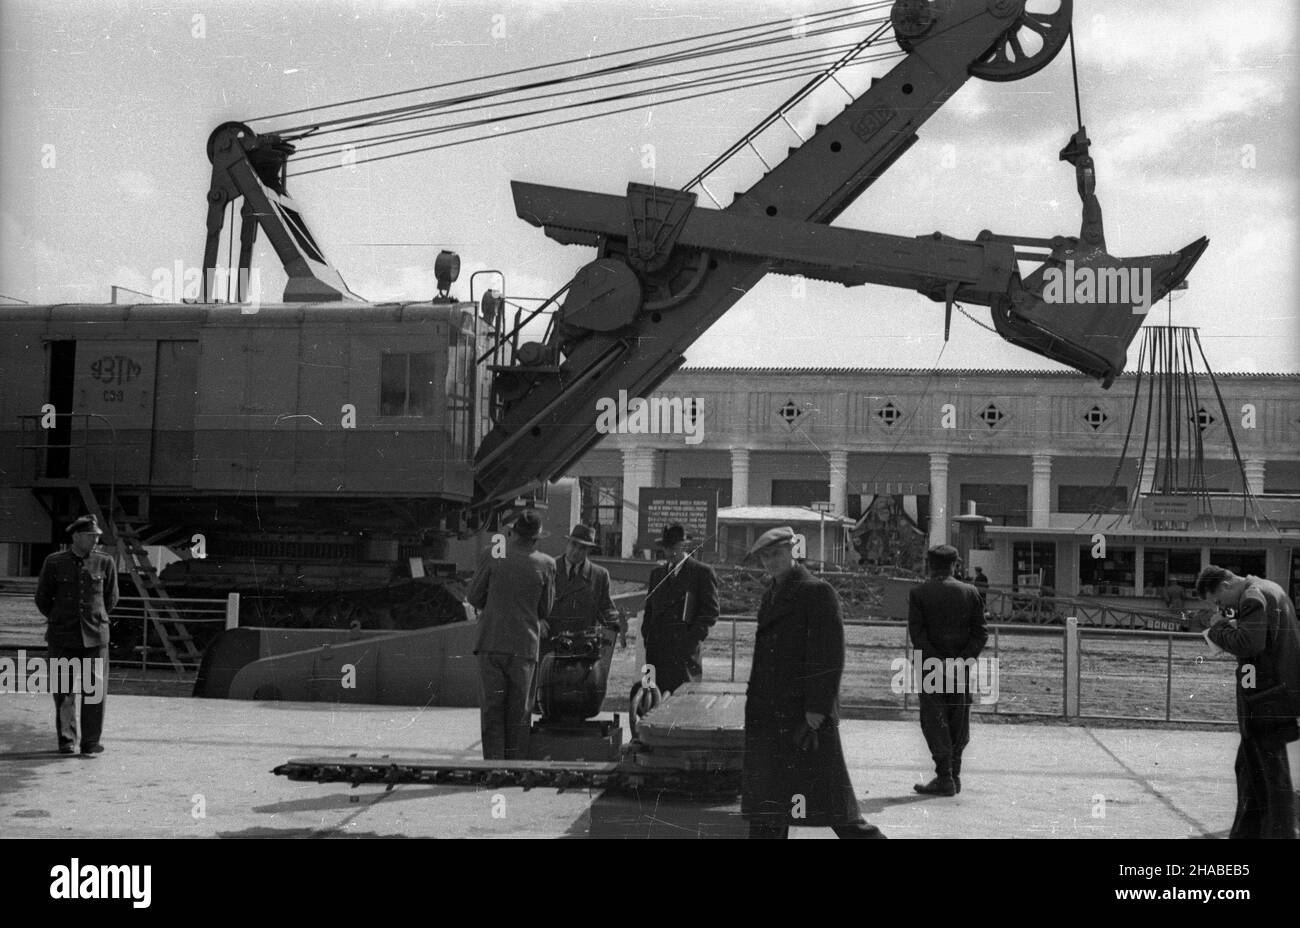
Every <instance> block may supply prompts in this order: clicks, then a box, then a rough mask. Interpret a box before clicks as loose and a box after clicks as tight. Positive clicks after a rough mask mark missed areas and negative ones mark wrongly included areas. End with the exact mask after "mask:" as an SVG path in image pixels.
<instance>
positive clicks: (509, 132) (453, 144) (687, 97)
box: [289, 52, 902, 177]
mask: <svg viewBox="0 0 1300 928" xmlns="http://www.w3.org/2000/svg"><path fill="white" fill-rule="evenodd" d="M901 54H902V53H901V52H891V53H888V55H887V56H886V57H897V56H901ZM864 63H865V62H864ZM800 76H803V75H801V74H788V75H782V76H780V77H769V78H766V79H764V80H756V81H746V82H742V83H741V84H738V85H734V86H728V87H723V88H720V89H712V90H705V91H700V92H697V93H692V94H686V95H684V96H680V97H673V98H670V99H667V100H657V101H655V103H654V105H655V106H661V105H666V104H669V103H682V102H685V101H688V100H697V99H701V98H704V97H711V96H717V95H719V94H723V93H731V92H733V91H737V90H747V89H750V88H753V87H762V86H765V85H767V84H774V83H780V82H782V81H787V80H791V79H793V78H797V77H800ZM644 108H645V104H644V103H633V104H632V105H630V106H624V107H617V108H615V109H612V110H606V111H603V112H600V113H589V114H586V115H582V116H574V117H570V118H568V119H558V120H553V121H551V122H544V123H539V124H537V125H531V126H524V127H522V128H519V129H509V130H506V131H504V132H495V133H488V134H486V135H479V136H473V137H471V138H467V139H457V140H456V141H452V142H443V143H441V144H438V145H428V146H424V147H421V148H413V149H408V150H404V151H398V152H391V153H389V154H385V155H376V156H375V157H371V158H364V159H361V160H358V161H354V162H349V163H348V164H343V163H339V164H332V165H327V166H325V167H318V168H312V169H311V170H308V171H296V172H294V173H292V174H290V175H289V176H290V177H305V176H307V175H309V174H319V173H321V172H322V171H332V170H336V169H338V168H342V167H348V166H351V165H353V164H367V163H370V162H374V161H386V160H388V159H390V158H399V157H402V156H405V155H414V154H420V153H422V152H429V151H437V150H440V149H443V148H453V147H456V146H459V145H467V144H469V143H472V142H481V141H485V140H489V139H499V138H504V137H506V136H511V135H519V134H520V133H523V132H532V131H535V130H538V129H549V128H553V127H556V126H563V125H569V124H572V123H577V122H584V121H586V120H588V119H599V118H602V117H605V116H615V115H618V114H619V113H626V112H631V111H633V110H639V109H644ZM309 157H311V156H309Z"/></svg>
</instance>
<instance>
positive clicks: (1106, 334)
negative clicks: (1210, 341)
mask: <svg viewBox="0 0 1300 928" xmlns="http://www.w3.org/2000/svg"><path fill="white" fill-rule="evenodd" d="M1209 244H1210V242H1209V239H1207V238H1200V239H1197V240H1196V241H1194V242H1192V243H1191V244H1190V245H1188V246H1187V247H1186V248H1184V249H1182V250H1181V251H1178V252H1175V253H1174V254H1167V255H1148V256H1146V257H1142V258H1115V257H1112V256H1110V255H1108V254H1106V253H1105V252H1104V251H1095V252H1093V253H1091V254H1085V253H1081V252H1079V251H1078V250H1077V246H1078V240H1077V239H1067V240H1066V243H1065V244H1063V245H1058V246H1057V247H1056V248H1054V249H1053V251H1052V254H1051V257H1049V258H1048V260H1047V261H1046V263H1044V264H1043V266H1042V267H1040V268H1038V269H1037V270H1036V271H1034V273H1032V274H1030V275H1029V276H1028V277H1026V278H1025V280H1024V281H1023V283H1022V284H1021V285H1020V287H1019V289H1018V290H1016V289H1015V288H1013V294H1012V297H1011V299H1010V300H1009V301H1006V302H1003V303H1002V304H1001V305H999V306H994V307H993V313H992V315H993V325H994V327H995V328H996V329H997V331H998V334H999V335H1001V336H1002V337H1003V338H1005V339H1006V340H1007V341H1009V342H1011V343H1012V344H1013V345H1018V346H1019V347H1021V348H1027V349H1028V350H1030V351H1033V352H1035V353H1036V354H1041V355H1042V356H1043V357H1045V358H1051V359H1052V360H1053V361H1059V362H1060V363H1062V364H1068V365H1069V366H1070V367H1073V368H1075V369H1076V370H1079V371H1082V372H1083V373H1085V374H1087V375H1089V376H1090V377H1096V378H1097V379H1099V380H1100V381H1101V384H1102V387H1103V389H1109V388H1110V385H1111V384H1112V383H1114V382H1115V378H1116V377H1118V376H1119V375H1120V373H1121V372H1122V371H1123V370H1124V362H1125V361H1126V360H1127V358H1128V347H1129V345H1130V344H1131V343H1132V341H1133V338H1134V336H1136V335H1137V332H1138V329H1140V328H1142V323H1143V322H1144V321H1146V314H1147V311H1148V310H1150V309H1151V307H1153V306H1155V305H1156V304H1157V303H1158V302H1159V301H1160V300H1161V299H1163V298H1164V296H1165V295H1166V294H1167V293H1169V291H1171V290H1173V289H1174V288H1176V287H1178V285H1179V284H1181V283H1182V282H1183V281H1184V280H1186V279H1187V275H1188V274H1189V273H1190V272H1191V270H1192V267H1193V266H1194V265H1195V264H1196V262H1197V261H1198V260H1199V259H1200V257H1201V254H1202V253H1203V252H1204V251H1205V249H1206V247H1207V246H1208V245H1209Z"/></svg>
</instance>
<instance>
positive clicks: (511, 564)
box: [466, 509, 555, 760]
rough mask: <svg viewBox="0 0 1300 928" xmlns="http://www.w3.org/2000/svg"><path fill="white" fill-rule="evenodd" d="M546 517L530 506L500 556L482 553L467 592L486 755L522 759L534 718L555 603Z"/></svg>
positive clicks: (513, 527)
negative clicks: (474, 624) (473, 614)
mask: <svg viewBox="0 0 1300 928" xmlns="http://www.w3.org/2000/svg"><path fill="white" fill-rule="evenodd" d="M541 534H542V520H541V517H540V516H538V514H537V512H536V511H535V510H532V509H525V510H524V511H523V512H522V513H520V514H519V516H518V517H517V518H516V519H515V521H514V523H513V524H512V525H511V527H510V539H509V541H508V542H507V544H506V547H505V552H504V554H503V556H501V557H493V553H494V548H495V547H496V546H495V545H493V546H490V547H489V548H487V550H485V551H484V552H483V556H482V557H481V558H480V559H479V563H478V569H477V570H475V572H474V579H473V580H471V581H470V585H469V592H468V594H467V595H466V598H467V599H468V600H469V603H470V605H471V606H473V607H474V608H475V609H478V610H479V616H478V638H477V640H476V643H475V645H474V654H475V655H476V656H477V657H478V668H479V680H480V685H481V693H480V695H481V699H480V702H479V721H480V727H481V731H482V736H483V759H484V760H523V759H524V758H525V757H526V756H527V753H528V727H529V724H530V723H531V722H532V705H531V701H532V695H533V674H534V673H535V672H536V670H537V661H538V644H539V641H540V640H541V639H542V638H544V637H545V636H546V633H547V632H546V620H547V617H548V616H549V615H550V612H551V607H552V605H553V604H554V602H555V561H554V560H553V559H552V558H551V556H550V555H548V554H543V553H542V552H540V551H538V550H537V539H538V538H539V537H540V536H541Z"/></svg>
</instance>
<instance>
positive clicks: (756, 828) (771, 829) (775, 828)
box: [749, 819, 884, 839]
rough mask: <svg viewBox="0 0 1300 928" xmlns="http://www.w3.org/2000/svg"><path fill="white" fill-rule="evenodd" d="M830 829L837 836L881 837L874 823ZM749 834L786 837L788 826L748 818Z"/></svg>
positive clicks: (856, 823) (760, 836) (761, 836)
mask: <svg viewBox="0 0 1300 928" xmlns="http://www.w3.org/2000/svg"><path fill="white" fill-rule="evenodd" d="M831 831H833V832H835V837H837V838H883V837H884V835H882V834H881V833H880V829H879V828H877V827H876V826H875V825H868V824H867V823H866V822H855V823H854V824H852V825H832V826H831ZM749 836H750V837H751V838H760V839H763V838H769V839H770V838H777V839H781V838H788V837H790V826H789V825H781V824H779V823H774V822H764V821H760V820H756V819H750V820H749Z"/></svg>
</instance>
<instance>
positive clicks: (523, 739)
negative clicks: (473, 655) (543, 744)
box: [478, 651, 537, 760]
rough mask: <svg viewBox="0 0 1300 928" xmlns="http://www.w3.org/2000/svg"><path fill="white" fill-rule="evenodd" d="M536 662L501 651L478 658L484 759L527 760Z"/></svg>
mask: <svg viewBox="0 0 1300 928" xmlns="http://www.w3.org/2000/svg"><path fill="white" fill-rule="evenodd" d="M536 669H537V662H536V661H535V660H532V659H531V658H522V657H516V656H515V655H513V654H503V653H501V652H498V651H485V652H482V653H480V654H479V655H478V672H479V687H480V689H479V694H480V700H479V722H480V729H481V732H482V736H483V759H484V760H524V759H525V757H526V755H527V754H528V728H529V726H530V725H531V723H532V716H533V714H532V704H531V702H530V700H531V698H532V695H533V672H534V671H535V670H536Z"/></svg>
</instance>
